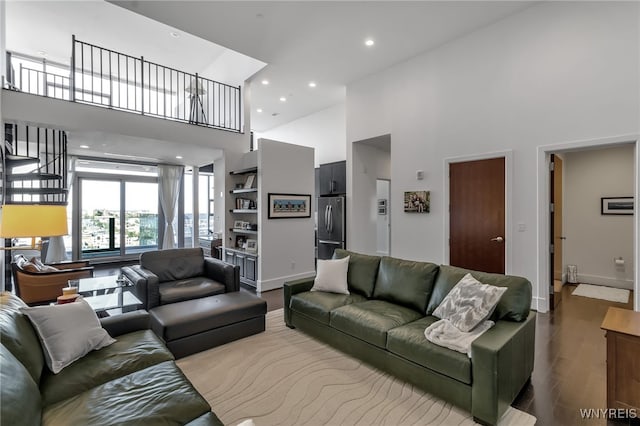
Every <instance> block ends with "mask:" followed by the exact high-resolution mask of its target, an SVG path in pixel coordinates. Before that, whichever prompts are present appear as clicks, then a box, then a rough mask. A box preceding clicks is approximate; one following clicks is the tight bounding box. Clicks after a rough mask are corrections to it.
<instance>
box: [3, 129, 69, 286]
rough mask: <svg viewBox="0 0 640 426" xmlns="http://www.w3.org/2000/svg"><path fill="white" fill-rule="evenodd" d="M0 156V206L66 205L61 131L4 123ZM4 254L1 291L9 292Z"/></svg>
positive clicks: (64, 143)
mask: <svg viewBox="0 0 640 426" xmlns="http://www.w3.org/2000/svg"><path fill="white" fill-rule="evenodd" d="M0 156H1V157H2V158H1V159H2V161H1V162H0V174H1V175H2V177H1V178H0V184H1V185H2V187H1V188H0V202H1V204H2V205H4V204H55V205H66V204H67V193H68V187H67V173H66V171H67V135H66V133H65V132H64V131H62V130H56V129H49V128H43V127H34V126H28V125H18V124H13V123H4V146H3V148H2V149H0ZM11 245H12V243H11V240H9V239H5V241H4V246H5V247H11ZM4 253H5V264H4V266H5V284H4V288H5V290H7V291H10V290H11V289H12V282H11V261H12V258H11V251H9V250H6V251H5V252H4Z"/></svg>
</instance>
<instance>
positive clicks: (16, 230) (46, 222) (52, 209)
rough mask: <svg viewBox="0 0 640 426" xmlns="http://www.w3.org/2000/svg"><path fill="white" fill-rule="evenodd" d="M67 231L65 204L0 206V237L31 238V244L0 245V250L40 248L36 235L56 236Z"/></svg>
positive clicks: (65, 233)
mask: <svg viewBox="0 0 640 426" xmlns="http://www.w3.org/2000/svg"><path fill="white" fill-rule="evenodd" d="M68 233H69V231H68V228H67V207H66V206H61V205H50V204H5V205H3V206H2V207H1V208H0V238H31V246H21V247H0V250H17V249H21V250H24V249H35V250H40V244H38V245H36V237H57V236H62V235H67V234H68Z"/></svg>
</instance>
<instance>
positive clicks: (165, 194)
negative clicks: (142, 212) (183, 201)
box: [158, 164, 184, 249]
mask: <svg viewBox="0 0 640 426" xmlns="http://www.w3.org/2000/svg"><path fill="white" fill-rule="evenodd" d="M183 172H184V167H183V166H169V165H164V164H161V165H159V166H158V183H159V185H160V188H159V191H160V207H162V212H163V213H164V238H163V239H162V246H161V247H160V248H163V249H168V248H174V247H176V244H175V231H174V229H173V221H174V220H175V218H176V211H177V209H178V195H180V178H181V177H182V174H183Z"/></svg>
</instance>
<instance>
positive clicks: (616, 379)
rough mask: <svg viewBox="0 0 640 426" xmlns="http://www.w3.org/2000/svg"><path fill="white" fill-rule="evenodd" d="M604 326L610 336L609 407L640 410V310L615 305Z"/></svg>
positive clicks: (608, 337)
mask: <svg viewBox="0 0 640 426" xmlns="http://www.w3.org/2000/svg"><path fill="white" fill-rule="evenodd" d="M600 328H602V329H603V330H605V331H606V336H607V408H622V409H635V410H637V411H638V412H640V312H634V311H631V310H629V309H621V308H613V307H611V308H609V310H608V311H607V315H606V316H605V317H604V320H603V321H602V325H601V326H600Z"/></svg>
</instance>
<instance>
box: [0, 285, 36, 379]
mask: <svg viewBox="0 0 640 426" xmlns="http://www.w3.org/2000/svg"><path fill="white" fill-rule="evenodd" d="M26 306H27V305H26V304H25V303H24V302H23V301H22V300H20V299H19V298H18V297H17V296H14V295H13V294H11V293H8V292H3V293H2V294H0V339H1V340H2V344H3V345H5V346H6V347H7V349H8V350H9V351H10V352H11V353H12V354H13V356H15V357H16V358H17V359H18V361H19V362H21V363H22V364H23V365H24V367H25V368H26V369H27V371H28V372H29V375H31V378H32V379H33V381H34V382H36V383H40V375H41V374H42V369H43V368H44V355H43V353H42V347H41V346H40V340H39V339H38V335H37V334H36V332H35V330H34V329H33V326H32V325H31V321H29V318H27V317H26V316H25V315H23V314H22V313H21V312H20V308H22V307H26Z"/></svg>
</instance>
